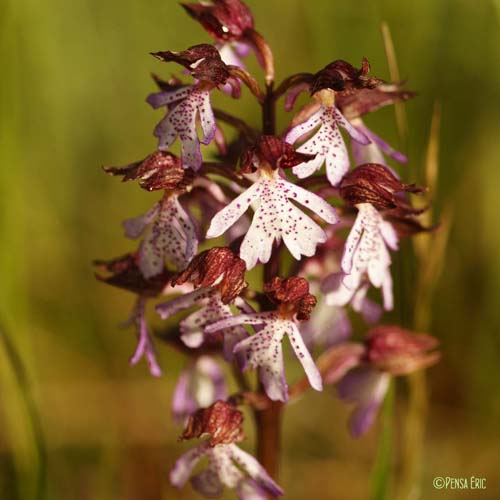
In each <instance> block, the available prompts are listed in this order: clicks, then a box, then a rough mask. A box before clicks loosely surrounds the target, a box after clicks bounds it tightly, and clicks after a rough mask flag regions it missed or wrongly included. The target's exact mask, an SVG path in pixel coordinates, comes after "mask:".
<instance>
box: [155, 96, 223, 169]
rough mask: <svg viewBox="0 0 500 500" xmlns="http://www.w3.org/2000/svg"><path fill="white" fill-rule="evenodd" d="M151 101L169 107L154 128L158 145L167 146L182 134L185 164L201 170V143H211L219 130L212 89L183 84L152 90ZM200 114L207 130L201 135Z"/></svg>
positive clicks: (162, 148)
mask: <svg viewBox="0 0 500 500" xmlns="http://www.w3.org/2000/svg"><path fill="white" fill-rule="evenodd" d="M147 102H148V103H149V104H150V105H151V106H152V107H153V108H155V109H157V108H159V107H161V106H167V110H168V111H167V115H166V116H165V118H163V120H162V121H161V122H160V123H158V125H157V126H156V128H155V131H154V135H155V136H156V137H158V149H160V150H161V151H165V150H167V149H168V148H169V147H170V146H171V145H172V144H173V142H174V141H175V139H177V137H179V139H180V141H181V158H182V164H183V166H184V167H185V168H192V169H193V170H198V169H199V168H200V165H201V163H202V157H201V151H200V143H201V144H210V142H212V139H213V138H214V137H215V131H216V127H215V117H214V113H213V111H212V106H211V104H210V91H209V90H203V88H199V87H198V86H188V87H181V88H180V89H177V90H174V91H167V92H158V93H154V94H150V95H149V96H148V98H147ZM198 117H199V119H200V122H201V128H202V130H203V136H202V137H201V138H199V137H198V130H197V119H198Z"/></svg>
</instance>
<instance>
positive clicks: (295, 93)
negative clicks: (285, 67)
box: [285, 83, 310, 111]
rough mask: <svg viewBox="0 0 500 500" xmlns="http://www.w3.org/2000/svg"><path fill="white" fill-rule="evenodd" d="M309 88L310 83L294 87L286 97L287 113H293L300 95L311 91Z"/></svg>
mask: <svg viewBox="0 0 500 500" xmlns="http://www.w3.org/2000/svg"><path fill="white" fill-rule="evenodd" d="M309 87H310V85H309V83H299V84H298V85H295V87H292V88H291V89H290V90H289V91H288V93H287V94H286V96H285V111H292V109H293V107H294V106H295V102H296V101H297V98H298V97H299V95H300V94H301V93H302V92H305V91H306V90H309Z"/></svg>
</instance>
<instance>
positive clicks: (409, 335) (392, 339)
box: [324, 325, 440, 437]
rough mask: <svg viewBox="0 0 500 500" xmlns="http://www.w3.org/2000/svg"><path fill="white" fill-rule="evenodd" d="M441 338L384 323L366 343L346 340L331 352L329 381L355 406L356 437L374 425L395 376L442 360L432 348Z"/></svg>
mask: <svg viewBox="0 0 500 500" xmlns="http://www.w3.org/2000/svg"><path fill="white" fill-rule="evenodd" d="M437 344H438V343H437V340H436V339H435V338H434V337H431V336H430V335H426V334H416V333H413V332H411V331H409V330H405V329H403V328H400V327H398V326H395V325H380V326H378V327H376V328H373V329H372V330H371V331H370V332H368V334H367V336H366V339H365V342H364V343H363V344H360V343H345V344H343V345H339V346H336V347H333V348H332V349H331V351H330V352H329V353H328V357H329V359H330V360H331V363H330V365H329V366H328V367H325V369H324V380H325V383H327V384H333V383H336V384H337V394H338V396H339V398H340V399H342V400H343V401H345V402H347V403H351V404H353V405H354V410H353V412H352V414H351V416H350V418H349V430H350V432H351V434H352V435H353V436H354V437H359V436H362V435H363V434H365V433H366V432H367V431H368V429H369V428H370V427H371V426H372V425H373V423H374V421H375V418H376V416H377V414H378V411H379V409H380V406H381V405H382V403H383V401H384V398H385V396H386V394H387V390H388V389H389V385H390V382H391V379H392V378H393V377H394V376H398V375H406V374H408V373H411V372H414V371H417V370H420V369H423V368H427V367H429V366H432V365H434V364H435V363H436V362H437V361H438V360H439V357H440V355H439V352H436V351H432V349H434V348H435V347H436V346H437Z"/></svg>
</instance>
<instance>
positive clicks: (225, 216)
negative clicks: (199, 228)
mask: <svg viewBox="0 0 500 500" xmlns="http://www.w3.org/2000/svg"><path fill="white" fill-rule="evenodd" d="M259 192H260V184H259V183H258V182H256V183H254V184H252V185H251V186H250V187H249V188H248V189H247V190H246V191H245V192H243V193H241V194H240V195H239V196H238V197H237V198H235V199H234V200H233V201H232V202H231V203H230V204H229V205H227V206H226V207H225V208H223V209H222V210H221V211H220V212H219V213H218V214H216V215H215V217H214V218H213V219H212V222H211V223H210V227H209V228H208V231H207V238H217V237H218V236H220V235H221V234H224V233H225V232H226V230H227V229H228V228H229V227H230V226H232V225H233V224H234V223H235V222H236V221H237V220H238V219H239V218H240V217H241V216H242V215H243V214H244V213H245V212H246V210H247V209H248V207H249V206H250V203H252V202H253V201H254V200H255V199H256V198H257V197H258V196H259Z"/></svg>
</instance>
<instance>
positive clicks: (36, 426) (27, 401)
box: [0, 325, 47, 500]
mask: <svg viewBox="0 0 500 500" xmlns="http://www.w3.org/2000/svg"><path fill="white" fill-rule="evenodd" d="M0 339H1V342H2V344H3V347H4V349H5V353H6V358H7V360H8V361H9V363H10V365H11V368H12V372H13V374H14V377H15V380H16V383H17V385H18V386H19V394H20V395H21V397H22V400H23V403H24V406H25V408H26V413H27V415H28V418H29V422H30V424H31V430H32V433H33V440H34V446H35V449H36V453H37V456H38V468H37V476H36V482H35V488H36V489H35V498H36V499H37V500H43V499H44V498H45V493H46V486H47V484H46V477H47V474H46V472H47V451H46V445H45V438H44V435H43V431H42V425H41V422H40V418H39V415H38V411H37V408H36V403H35V400H34V399H33V396H32V392H31V387H30V382H29V380H28V376H27V373H26V369H25V368H24V364H23V361H22V359H21V357H20V356H19V353H18V352H17V350H16V348H15V346H14V344H13V342H12V341H11V340H10V338H9V336H8V335H7V333H6V331H5V328H4V327H3V326H2V325H0Z"/></svg>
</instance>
